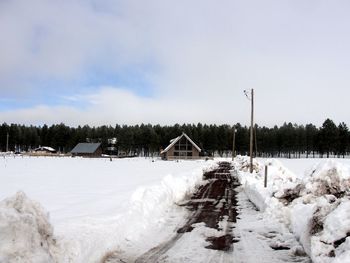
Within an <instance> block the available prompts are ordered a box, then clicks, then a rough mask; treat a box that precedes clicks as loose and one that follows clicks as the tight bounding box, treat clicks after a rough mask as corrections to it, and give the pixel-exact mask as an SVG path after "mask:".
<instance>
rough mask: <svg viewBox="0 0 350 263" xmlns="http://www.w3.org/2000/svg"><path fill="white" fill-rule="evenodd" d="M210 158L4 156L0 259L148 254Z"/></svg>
mask: <svg viewBox="0 0 350 263" xmlns="http://www.w3.org/2000/svg"><path fill="white" fill-rule="evenodd" d="M213 165H215V164H214V162H213V161H207V162H205V161H201V160H199V161H180V162H164V161H158V160H155V161H152V159H144V158H135V159H114V160H113V161H112V162H111V161H110V160H109V159H83V158H64V157H62V158H51V157H6V158H4V157H2V158H1V159H0V200H3V199H5V200H3V201H1V202H0V262H8V261H15V262H16V261H18V262H50V261H52V262H55V261H59V262H99V261H100V260H101V258H102V257H103V256H104V255H105V254H106V253H107V252H108V251H116V250H119V251H120V253H121V254H122V253H128V254H130V253H135V254H140V253H143V252H145V251H147V250H148V249H150V248H151V247H152V246H155V245H156V244H157V243H159V242H160V241H161V240H162V239H166V238H167V237H168V236H170V235H171V231H170V230H173V229H174V226H171V225H170V226H167V224H169V223H168V222H173V223H174V224H176V223H179V222H181V220H182V217H183V213H185V211H184V209H182V208H176V207H175V206H173V205H172V204H174V203H176V202H179V201H181V200H182V199H183V198H184V197H185V196H186V195H188V194H189V193H190V191H193V190H194V189H195V186H196V185H198V184H200V183H201V181H202V172H203V169H206V168H208V167H210V166H213ZM18 191H23V192H19V193H17V192H18ZM16 193H17V194H16ZM174 209H175V210H176V211H173V210H174ZM175 217H177V218H178V219H176V218H175ZM169 218H171V219H172V220H168V219H169ZM174 218H175V219H174ZM167 229H168V231H167ZM160 230H162V231H161V232H160ZM155 233H157V234H155ZM27 243H29V244H30V245H26V244H27ZM26 260H27V261H26Z"/></svg>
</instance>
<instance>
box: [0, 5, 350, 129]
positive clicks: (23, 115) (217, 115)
mask: <svg viewBox="0 0 350 263" xmlns="http://www.w3.org/2000/svg"><path fill="white" fill-rule="evenodd" d="M347 7H349V4H348V3H347V2H344V1H337V2H336V3H331V4H330V3H329V2H327V1H306V2H305V1H274V0H268V1H264V2H262V1H257V0H248V1H230V0H223V1H220V2H217V1H212V0H204V1H203V0H201V1H185V0H180V1H158V0H150V1H136V0H129V1H122V0H118V1H117V0H116V1H112V0H100V1H95V0H90V1H83V0H76V1H68V0H64V1H47V0H33V1H24V0H13V1H0V32H1V34H0V42H1V43H2V44H1V49H0V57H1V60H0V91H1V92H2V93H3V94H5V95H6V96H7V95H8V96H9V98H10V99H14V98H19V97H23V96H24V97H25V96H30V94H35V93H39V94H40V93H43V92H44V91H43V90H40V89H41V88H42V87H43V86H45V89H47V90H46V91H45V94H48V96H50V97H54V96H57V97H61V98H65V99H67V100H69V101H70V103H69V105H71V106H69V107H67V106H50V105H48V104H47V105H46V106H34V107H30V108H25V109H12V110H7V111H2V112H0V119H1V120H4V121H7V122H24V123H44V122H48V123H53V122H61V121H63V122H66V123H68V124H74V125H75V124H85V123H89V124H105V123H111V124H115V123H139V122H152V123H169V124H171V123H174V122H180V123H182V122H198V121H201V122H211V123H223V122H231V123H232V122H238V121H239V122H243V123H248V121H247V120H248V119H249V102H248V101H246V100H245V98H244V96H243V90H244V89H250V88H255V89H256V94H257V99H256V104H257V105H256V106H257V121H258V122H259V123H261V124H268V125H272V124H274V123H277V124H280V123H283V121H292V122H300V123H306V122H310V121H312V122H315V123H321V122H322V121H323V120H324V118H326V117H333V118H334V119H335V120H339V121H345V122H348V123H349V121H350V120H349V117H348V116H347V115H346V114H345V113H346V112H347V106H346V105H347V101H346V98H347V97H348V96H349V95H350V94H349V91H348V86H349V84H350V77H349V74H348V72H349V70H350V64H349V63H348V61H350V53H349V49H348V46H349V45H350V37H349V36H350V32H349V31H350V29H349V27H348V26H347V25H348V24H349V22H350V18H349V16H348V14H347V12H346V10H348V8H347ZM144 64H146V65H147V64H150V65H149V68H147V67H146V68H144V69H143V71H141V72H138V74H141V75H143V76H142V78H146V79H147V81H148V82H149V83H148V86H151V87H152V90H153V92H154V93H153V94H152V97H150V98H145V97H143V96H140V95H138V94H137V93H131V92H128V91H127V90H128V89H129V90H139V89H142V88H143V87H124V88H123V89H120V88H118V87H109V88H103V85H105V84H106V83H103V82H102V81H101V83H98V84H96V83H95V84H94V85H96V86H99V88H96V89H93V90H95V91H91V89H89V90H90V91H88V90H84V89H85V88H84V87H85V86H81V87H76V88H74V92H72V91H70V92H67V91H69V89H70V88H71V87H70V86H69V85H70V83H71V82H70V81H72V82H73V83H75V81H76V80H79V79H80V78H84V77H85V75H86V74H89V71H88V70H89V69H90V68H91V67H92V68H97V69H101V71H102V72H103V71H107V72H108V73H110V74H112V75H113V73H115V74H116V75H118V74H121V72H123V69H125V68H128V69H129V70H130V68H131V70H132V69H133V68H137V67H138V66H140V65H144ZM141 68H142V67H141ZM55 81H57V83H64V84H62V85H63V86H62V87H57V85H55ZM45 83H47V84H46V85H43V84H45ZM66 83H68V84H66ZM51 84H53V85H51ZM101 86H102V87H101ZM131 88H132V89H131ZM24 92H26V93H24ZM72 93H77V94H83V95H75V96H72ZM74 102H76V104H74ZM80 102H81V103H80ZM43 103H44V102H43ZM43 103H42V104H43ZM56 104H57V103H56ZM81 105H84V107H81ZM43 109H45V110H43Z"/></svg>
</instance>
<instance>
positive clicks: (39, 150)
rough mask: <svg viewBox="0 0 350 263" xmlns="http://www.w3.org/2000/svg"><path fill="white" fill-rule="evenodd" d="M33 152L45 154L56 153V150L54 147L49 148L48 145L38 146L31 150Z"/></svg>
mask: <svg viewBox="0 0 350 263" xmlns="http://www.w3.org/2000/svg"><path fill="white" fill-rule="evenodd" d="M33 151H34V152H35V153H38V154H40V153H42V154H45V153H57V151H56V150H55V149H54V148H51V147H48V146H40V147H38V148H36V149H34V150H33Z"/></svg>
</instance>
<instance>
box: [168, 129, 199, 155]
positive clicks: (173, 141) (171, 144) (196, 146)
mask: <svg viewBox="0 0 350 263" xmlns="http://www.w3.org/2000/svg"><path fill="white" fill-rule="evenodd" d="M183 136H185V138H186V139H187V140H188V141H189V142H190V143H191V144H192V145H193V146H194V147H195V148H196V149H197V150H198V151H199V152H201V151H202V150H201V148H199V147H198V145H197V144H195V143H194V142H193V141H192V140H191V138H190V137H188V136H187V134H186V133H184V132H183V133H182V134H181V135H180V136H178V137H176V138H174V139H172V140H170V144H169V145H168V146H167V147H166V148H165V149H164V150H163V151H161V154H162V153H166V152H167V151H169V150H170V149H171V147H173V146H174V145H175V143H177V142H178V141H179V140H180V139H181V138H182V137H183Z"/></svg>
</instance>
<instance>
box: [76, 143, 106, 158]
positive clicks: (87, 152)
mask: <svg viewBox="0 0 350 263" xmlns="http://www.w3.org/2000/svg"><path fill="white" fill-rule="evenodd" d="M71 154H72V156H83V157H101V155H102V148H101V143H89V142H84V143H78V144H77V145H76V146H75V147H74V148H73V150H71Z"/></svg>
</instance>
